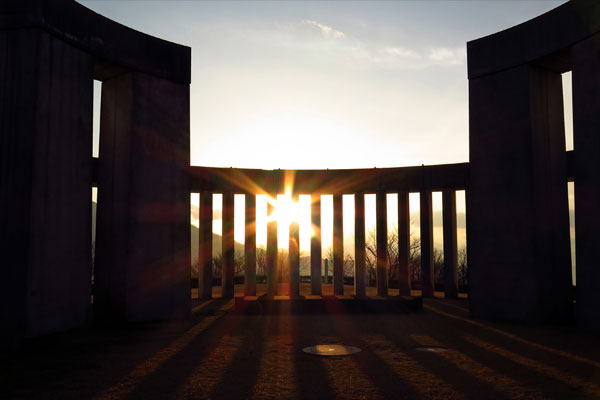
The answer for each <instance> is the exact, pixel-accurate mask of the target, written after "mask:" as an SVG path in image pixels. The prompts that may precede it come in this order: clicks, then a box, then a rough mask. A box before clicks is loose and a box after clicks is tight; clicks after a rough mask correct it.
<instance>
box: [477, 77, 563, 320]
mask: <svg viewBox="0 0 600 400" xmlns="http://www.w3.org/2000/svg"><path fill="white" fill-rule="evenodd" d="M469 104H470V106H469V123H470V127H469V129H470V138H469V156H470V162H471V167H470V173H471V175H470V184H469V188H468V190H467V216H468V221H467V235H468V237H467V243H468V244H469V246H468V251H469V253H468V257H469V268H470V275H469V295H470V307H471V313H472V315H473V316H476V317H488V318H498V319H508V320H519V321H543V320H547V319H550V318H559V319H565V318H568V317H569V307H570V305H571V303H572V300H571V278H570V272H571V270H570V248H569V221H568V203H567V177H566V156H565V144H564V143H565V139H564V123H563V109H562V90H561V77H560V74H556V73H553V72H550V71H547V70H544V69H541V68H538V67H533V66H530V65H523V66H520V67H516V68H511V69H509V70H506V71H502V72H499V73H496V74H493V75H488V76H484V77H479V78H476V79H471V80H470V81H469Z"/></svg>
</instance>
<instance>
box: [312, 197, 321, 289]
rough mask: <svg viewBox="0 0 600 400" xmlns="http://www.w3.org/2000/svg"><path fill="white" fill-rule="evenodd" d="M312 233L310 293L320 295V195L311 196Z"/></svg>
mask: <svg viewBox="0 0 600 400" xmlns="http://www.w3.org/2000/svg"><path fill="white" fill-rule="evenodd" d="M310 213H311V220H312V229H313V234H312V235H311V238H310V282H311V285H310V293H311V294H312V295H316V296H320V295H321V258H322V250H321V195H320V194H316V195H314V194H313V195H312V197H311V206H310Z"/></svg>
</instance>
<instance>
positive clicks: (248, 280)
mask: <svg viewBox="0 0 600 400" xmlns="http://www.w3.org/2000/svg"><path fill="white" fill-rule="evenodd" d="M245 200H246V225H245V227H244V231H245V234H246V240H245V241H244V260H245V263H246V272H245V274H244V295H245V296H256V195H254V194H252V193H246V195H245Z"/></svg>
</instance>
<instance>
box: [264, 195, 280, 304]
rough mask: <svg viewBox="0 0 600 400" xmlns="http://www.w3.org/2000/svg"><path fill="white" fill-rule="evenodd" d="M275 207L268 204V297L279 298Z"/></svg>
mask: <svg viewBox="0 0 600 400" xmlns="http://www.w3.org/2000/svg"><path fill="white" fill-rule="evenodd" d="M274 212H275V207H274V206H273V204H271V203H270V202H267V274H266V275H267V297H269V298H273V297H275V296H277V286H278V285H277V256H278V254H277V253H278V250H277V220H275V218H273V214H274Z"/></svg>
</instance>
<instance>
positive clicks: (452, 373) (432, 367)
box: [376, 330, 509, 399]
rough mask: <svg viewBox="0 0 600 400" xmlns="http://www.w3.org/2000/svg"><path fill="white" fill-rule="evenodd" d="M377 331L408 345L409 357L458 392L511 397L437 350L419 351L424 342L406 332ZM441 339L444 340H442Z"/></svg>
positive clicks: (492, 396)
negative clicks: (408, 335)
mask: <svg viewBox="0 0 600 400" xmlns="http://www.w3.org/2000/svg"><path fill="white" fill-rule="evenodd" d="M376 333H378V334H380V335H382V336H384V337H385V338H386V339H387V340H388V341H390V342H392V343H393V344H394V345H396V346H398V347H404V348H407V347H408V349H407V351H405V352H404V354H405V355H406V356H407V357H409V358H411V359H412V360H413V361H414V362H416V363H418V364H419V365H421V366H422V367H423V368H424V369H426V370H427V371H429V372H430V373H432V374H433V375H435V376H436V377H437V378H439V379H440V380H441V381H443V382H445V383H447V384H448V385H450V386H451V387H453V388H454V389H455V390H456V391H457V392H459V393H461V394H462V395H464V396H465V397H466V398H472V399H481V398H485V399H507V398H509V397H508V396H507V395H506V394H505V393H503V392H501V391H499V390H498V389H497V388H495V387H494V386H492V385H491V384H490V383H489V382H486V381H485V380H483V379H480V378H478V377H476V376H474V375H471V374H469V373H467V372H466V371H464V370H461V369H460V368H457V366H456V365H455V364H454V363H452V362H451V361H449V360H447V359H445V358H444V357H442V356H440V355H439V354H436V353H435V352H432V353H428V352H417V350H416V348H417V347H420V346H422V345H423V344H422V343H419V342H417V341H414V340H412V339H410V338H408V337H406V336H405V332H397V333H396V332H394V333H390V332H389V330H382V331H376ZM415 333H426V334H427V335H429V336H432V337H433V335H431V334H430V333H431V332H429V331H427V332H418V331H417V332H415ZM442 336H443V335H442ZM436 339H439V337H436ZM439 341H440V342H442V341H441V340H439ZM442 343H443V342H442ZM411 350H412V351H411Z"/></svg>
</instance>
